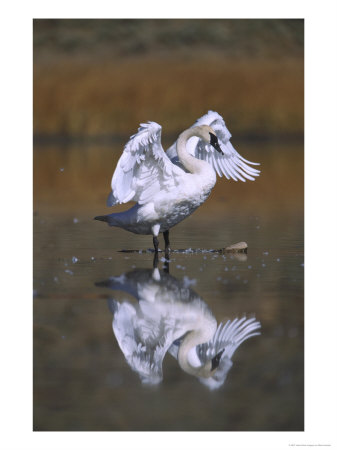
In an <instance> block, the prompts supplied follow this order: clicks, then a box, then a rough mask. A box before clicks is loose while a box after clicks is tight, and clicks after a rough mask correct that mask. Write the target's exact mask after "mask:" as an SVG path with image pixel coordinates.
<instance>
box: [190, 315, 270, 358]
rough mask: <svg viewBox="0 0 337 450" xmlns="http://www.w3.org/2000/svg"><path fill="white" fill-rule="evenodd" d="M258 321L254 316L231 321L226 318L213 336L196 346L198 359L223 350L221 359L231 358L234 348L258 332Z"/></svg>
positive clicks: (212, 355)
mask: <svg viewBox="0 0 337 450" xmlns="http://www.w3.org/2000/svg"><path fill="white" fill-rule="evenodd" d="M260 328H261V324H260V322H258V321H257V320H256V319H255V318H251V319H247V318H246V317H242V318H241V319H240V320H239V319H238V318H236V319H234V320H233V321H231V320H228V321H227V322H226V323H225V324H224V323H220V325H219V326H218V328H217V330H216V332H215V334H214V336H213V338H212V339H211V340H210V341H209V342H206V343H204V344H201V345H199V346H198V354H199V359H200V360H201V361H204V362H205V361H207V360H210V359H212V358H214V356H215V355H217V354H218V353H219V352H221V351H223V354H222V356H221V359H223V358H226V357H227V358H229V359H231V357H232V355H233V353H234V352H235V350H236V349H237V348H238V347H239V346H240V345H241V344H242V343H243V342H244V341H245V340H247V339H249V338H251V337H253V336H257V335H259V334H260V332H259V331H258V330H259V329H260Z"/></svg>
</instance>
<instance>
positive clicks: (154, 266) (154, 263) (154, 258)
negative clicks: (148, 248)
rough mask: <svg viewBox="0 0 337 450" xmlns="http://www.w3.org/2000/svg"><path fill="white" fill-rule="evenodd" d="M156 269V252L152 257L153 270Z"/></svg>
mask: <svg viewBox="0 0 337 450" xmlns="http://www.w3.org/2000/svg"><path fill="white" fill-rule="evenodd" d="M157 267H158V252H155V253H154V255H153V268H154V269H157Z"/></svg>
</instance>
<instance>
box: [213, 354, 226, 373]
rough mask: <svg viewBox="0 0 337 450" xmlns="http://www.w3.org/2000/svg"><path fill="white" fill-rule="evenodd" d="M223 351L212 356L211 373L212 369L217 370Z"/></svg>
mask: <svg viewBox="0 0 337 450" xmlns="http://www.w3.org/2000/svg"><path fill="white" fill-rule="evenodd" d="M224 351H225V349H223V350H221V352H219V353H218V354H217V355H215V356H214V358H212V368H211V371H213V370H214V369H217V368H218V367H219V364H220V359H221V356H222V354H223V352H224Z"/></svg>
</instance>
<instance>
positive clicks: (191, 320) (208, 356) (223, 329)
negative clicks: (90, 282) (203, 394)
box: [96, 268, 261, 389]
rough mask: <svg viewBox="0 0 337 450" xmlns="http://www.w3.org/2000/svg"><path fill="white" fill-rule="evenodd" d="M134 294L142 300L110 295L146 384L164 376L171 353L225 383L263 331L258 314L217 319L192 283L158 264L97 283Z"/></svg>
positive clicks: (188, 368) (206, 380) (128, 353)
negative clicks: (240, 351)
mask: <svg viewBox="0 0 337 450" xmlns="http://www.w3.org/2000/svg"><path fill="white" fill-rule="evenodd" d="M96 285H97V286H101V287H107V288H109V289H113V290H119V291H123V292H126V293H128V294H131V295H132V296H133V297H135V298H136V299H137V303H136V304H134V303H131V302H129V301H123V302H118V301H116V300H114V299H109V301H108V304H109V308H110V311H111V312H112V313H113V315H114V317H113V321H112V328H113V332H114V334H115V337H116V339H117V342H118V345H119V347H120V349H121V350H122V352H123V354H124V356H125V359H126V361H127V363H128V364H129V366H130V367H131V369H132V370H134V371H135V372H137V373H138V375H139V377H140V379H141V381H142V383H143V384H146V385H155V384H158V383H160V382H161V381H162V380H163V371H162V365H163V360H164V358H165V356H166V354H167V353H170V354H171V355H172V356H173V357H174V358H176V359H177V361H178V364H179V366H180V368H181V369H182V370H183V371H184V372H186V373H188V374H189V375H193V376H195V377H197V378H198V380H199V381H200V382H201V383H202V384H204V385H206V386H207V387H208V388H209V389H217V388H219V387H220V386H221V385H223V384H224V382H225V379H226V377H227V373H228V371H229V370H230V368H231V367H232V361H231V358H232V355H233V353H234V352H235V350H236V349H237V348H238V347H239V346H240V345H241V344H242V342H244V341H245V340H246V339H249V338H251V337H252V336H256V335H259V334H260V333H259V332H258V331H257V330H258V329H259V328H260V327H261V325H260V323H259V322H258V321H257V320H255V318H250V319H247V318H246V317H242V318H241V319H238V318H235V319H234V320H233V321H231V320H228V321H227V322H226V323H220V324H219V326H217V321H216V319H215V317H214V315H213V313H212V311H211V310H210V308H209V307H208V305H207V304H206V303H205V302H204V301H203V300H202V299H201V298H200V296H199V295H198V294H197V293H196V292H194V291H193V290H192V289H191V288H190V287H189V286H190V283H189V280H186V279H183V280H178V279H176V278H174V277H173V276H171V275H169V274H168V273H166V272H165V270H164V272H163V271H159V269H158V268H154V269H153V270H150V269H135V270H133V271H131V272H128V273H126V274H122V275H121V276H118V277H110V278H109V279H108V280H105V281H103V282H98V283H96Z"/></svg>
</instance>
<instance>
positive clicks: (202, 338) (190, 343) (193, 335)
mask: <svg viewBox="0 0 337 450" xmlns="http://www.w3.org/2000/svg"><path fill="white" fill-rule="evenodd" d="M207 325H208V326H206V327H203V328H199V329H197V330H193V331H190V332H189V333H188V334H187V335H186V336H185V338H184V339H183V341H182V343H181V344H180V347H179V351H178V363H179V365H180V367H181V368H182V369H183V370H184V371H185V372H187V373H189V374H190V375H196V376H202V377H204V378H207V377H210V376H212V372H211V361H209V362H208V363H207V364H206V365H204V366H199V367H197V366H193V365H192V364H190V362H189V352H190V351H191V350H192V349H193V347H196V346H197V345H199V344H203V343H204V342H208V341H209V340H210V339H211V338H212V337H213V335H214V333H215V331H216V322H215V321H213V320H212V322H210V323H209V324H207Z"/></svg>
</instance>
